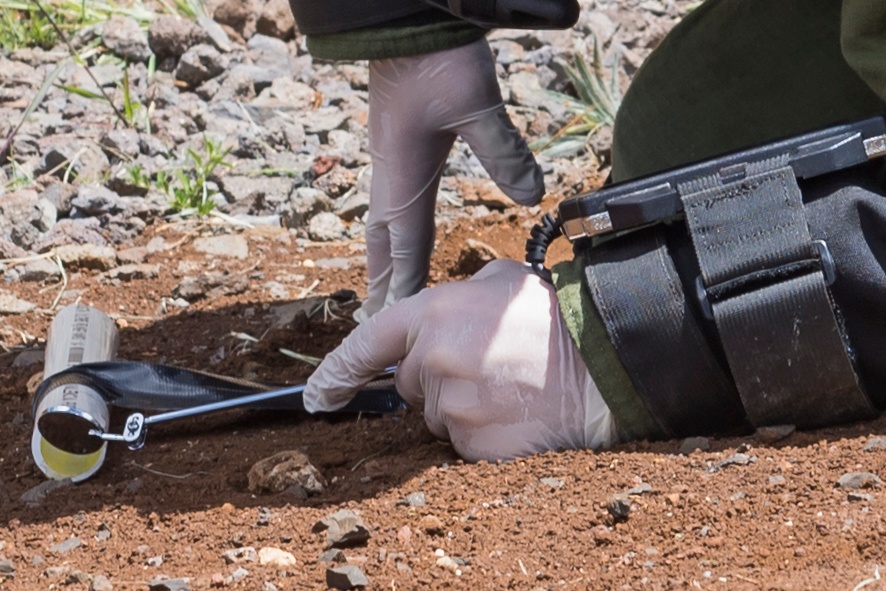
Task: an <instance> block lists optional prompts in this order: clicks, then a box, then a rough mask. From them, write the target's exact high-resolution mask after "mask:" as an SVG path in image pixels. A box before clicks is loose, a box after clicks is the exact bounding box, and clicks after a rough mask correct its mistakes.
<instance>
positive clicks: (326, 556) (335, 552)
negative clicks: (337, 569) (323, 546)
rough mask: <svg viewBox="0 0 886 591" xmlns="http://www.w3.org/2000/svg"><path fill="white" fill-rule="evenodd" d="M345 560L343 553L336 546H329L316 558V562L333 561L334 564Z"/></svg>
mask: <svg viewBox="0 0 886 591" xmlns="http://www.w3.org/2000/svg"><path fill="white" fill-rule="evenodd" d="M347 561H348V559H347V558H346V557H345V553H344V552H342V551H341V550H339V549H338V548H330V549H328V550H326V551H325V552H323V554H321V555H320V558H318V559H317V562H334V563H336V564H344V563H345V562H347Z"/></svg>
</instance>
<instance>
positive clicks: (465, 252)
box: [452, 238, 501, 275]
mask: <svg viewBox="0 0 886 591" xmlns="http://www.w3.org/2000/svg"><path fill="white" fill-rule="evenodd" d="M498 258H501V257H500V256H499V254H498V252H497V251H496V250H495V249H494V248H492V247H491V246H489V245H488V244H486V243H485V242H480V241H479V240H474V239H473V238H468V239H467V240H465V245H464V246H463V247H462V249H461V252H460V253H459V255H458V261H456V263H455V265H454V266H453V268H452V273H454V274H456V275H474V274H475V273H477V272H478V271H479V270H480V269H482V268H483V267H485V266H486V264H487V263H489V262H490V261H494V260H496V259H498Z"/></svg>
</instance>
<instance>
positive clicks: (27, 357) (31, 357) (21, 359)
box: [12, 349, 43, 367]
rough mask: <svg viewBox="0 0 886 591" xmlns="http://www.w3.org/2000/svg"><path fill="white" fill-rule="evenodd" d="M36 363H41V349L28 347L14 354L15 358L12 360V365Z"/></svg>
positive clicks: (20, 365) (22, 365)
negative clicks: (35, 349)
mask: <svg viewBox="0 0 886 591" xmlns="http://www.w3.org/2000/svg"><path fill="white" fill-rule="evenodd" d="M38 363H43V351H34V350H33V349H28V350H27V351H22V352H21V353H19V354H18V355H16V356H15V359H14V360H13V361H12V367H30V366H32V365H37V364H38Z"/></svg>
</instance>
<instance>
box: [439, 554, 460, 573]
mask: <svg viewBox="0 0 886 591" xmlns="http://www.w3.org/2000/svg"><path fill="white" fill-rule="evenodd" d="M437 566H442V567H443V568H445V569H446V570H451V571H452V572H458V570H459V569H458V563H457V562H456V561H455V560H453V559H452V558H451V557H450V556H441V557H440V558H438V559H437Z"/></svg>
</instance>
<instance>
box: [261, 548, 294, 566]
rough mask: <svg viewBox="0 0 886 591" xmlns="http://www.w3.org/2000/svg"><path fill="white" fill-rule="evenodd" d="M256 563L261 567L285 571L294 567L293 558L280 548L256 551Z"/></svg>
mask: <svg viewBox="0 0 886 591" xmlns="http://www.w3.org/2000/svg"><path fill="white" fill-rule="evenodd" d="M258 562H259V564H261V565H262V566H273V567H274V568H278V569H285V568H289V567H290V566H295V556H293V555H292V554H291V553H290V552H287V551H286V550H281V549H280V548H274V547H267V548H262V549H261V550H259V551H258Z"/></svg>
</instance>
